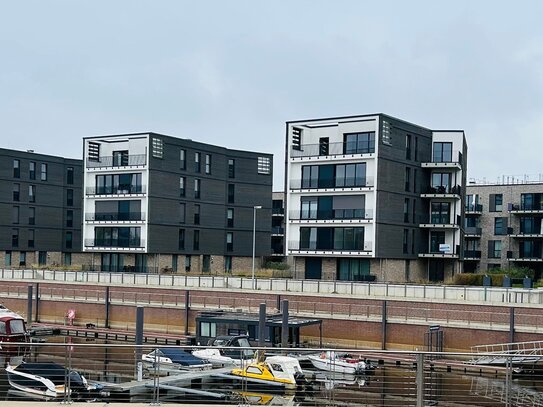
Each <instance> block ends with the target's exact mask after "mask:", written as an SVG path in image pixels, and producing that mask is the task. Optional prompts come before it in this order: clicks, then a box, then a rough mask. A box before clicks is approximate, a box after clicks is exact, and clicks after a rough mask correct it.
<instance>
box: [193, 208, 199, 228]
mask: <svg viewBox="0 0 543 407" xmlns="http://www.w3.org/2000/svg"><path fill="white" fill-rule="evenodd" d="M194 224H195V225H199V224H200V205H198V204H197V205H194Z"/></svg>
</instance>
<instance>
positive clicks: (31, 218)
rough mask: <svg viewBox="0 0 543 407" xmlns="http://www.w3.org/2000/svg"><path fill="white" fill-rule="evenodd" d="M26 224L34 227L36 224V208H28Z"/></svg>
mask: <svg viewBox="0 0 543 407" xmlns="http://www.w3.org/2000/svg"><path fill="white" fill-rule="evenodd" d="M28 224H29V225H35V224H36V208H32V207H30V208H28Z"/></svg>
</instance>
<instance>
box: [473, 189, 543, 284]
mask: <svg viewBox="0 0 543 407" xmlns="http://www.w3.org/2000/svg"><path fill="white" fill-rule="evenodd" d="M519 182H520V183H519ZM466 189H467V194H466V202H465V205H466V224H465V226H466V227H465V232H466V235H465V237H466V251H465V253H464V261H465V262H464V269H465V271H466V272H485V271H486V270H488V269H492V268H502V269H504V268H509V267H528V268H531V269H533V270H535V272H536V278H541V272H542V268H543V267H542V266H543V253H542V243H543V228H542V222H541V220H542V219H543V182H541V181H539V182H526V181H523V180H522V181H516V182H515V181H514V180H511V183H508V182H501V183H496V184H486V183H481V184H476V183H473V184H472V183H470V184H469V185H468V186H467V188H466Z"/></svg>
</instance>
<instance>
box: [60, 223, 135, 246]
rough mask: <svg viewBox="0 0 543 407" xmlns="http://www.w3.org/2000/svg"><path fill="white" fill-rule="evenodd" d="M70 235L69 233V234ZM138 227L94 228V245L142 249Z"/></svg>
mask: <svg viewBox="0 0 543 407" xmlns="http://www.w3.org/2000/svg"><path fill="white" fill-rule="evenodd" d="M69 233H71V232H69ZM140 235H141V228H140V227H96V228H95V229H94V245H95V246H102V247H142V246H144V244H143V242H142V241H141V240H140Z"/></svg>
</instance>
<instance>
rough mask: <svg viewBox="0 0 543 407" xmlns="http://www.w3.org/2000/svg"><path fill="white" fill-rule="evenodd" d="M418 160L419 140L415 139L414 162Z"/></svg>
mask: <svg viewBox="0 0 543 407" xmlns="http://www.w3.org/2000/svg"><path fill="white" fill-rule="evenodd" d="M418 160H419V138H418V137H415V161H418Z"/></svg>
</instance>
